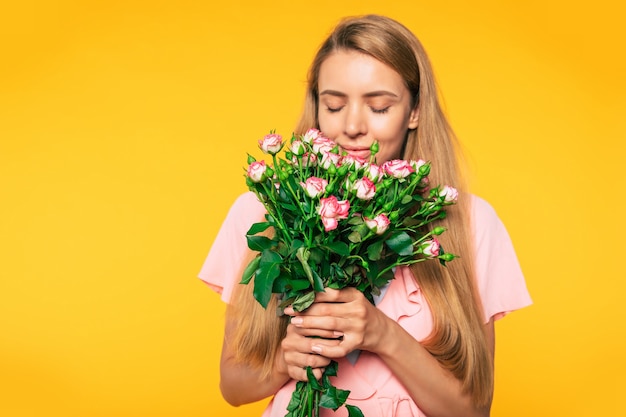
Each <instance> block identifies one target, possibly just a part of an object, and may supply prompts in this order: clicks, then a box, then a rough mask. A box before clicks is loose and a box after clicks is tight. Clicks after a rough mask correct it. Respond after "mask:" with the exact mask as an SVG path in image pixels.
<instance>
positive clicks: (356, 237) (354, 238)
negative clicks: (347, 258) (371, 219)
mask: <svg viewBox="0 0 626 417" xmlns="http://www.w3.org/2000/svg"><path fill="white" fill-rule="evenodd" d="M361 238H362V236H361V234H360V233H359V232H358V231H356V230H355V231H354V232H352V233H350V234H349V235H348V240H349V241H350V242H352V243H360V242H361Z"/></svg>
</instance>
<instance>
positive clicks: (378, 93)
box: [320, 90, 398, 98]
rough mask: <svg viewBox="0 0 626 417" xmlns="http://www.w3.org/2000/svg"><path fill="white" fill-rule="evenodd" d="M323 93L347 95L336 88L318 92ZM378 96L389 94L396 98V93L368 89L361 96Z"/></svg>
mask: <svg viewBox="0 0 626 417" xmlns="http://www.w3.org/2000/svg"><path fill="white" fill-rule="evenodd" d="M324 95H329V96H336V97H346V96H347V94H346V93H342V92H341V91H337V90H324V91H322V92H320V96H324ZM379 96H390V97H395V98H398V95H397V94H395V93H392V92H391V91H387V90H376V91H370V92H369V93H365V94H364V95H363V97H379Z"/></svg>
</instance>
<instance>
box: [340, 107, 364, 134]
mask: <svg viewBox="0 0 626 417" xmlns="http://www.w3.org/2000/svg"><path fill="white" fill-rule="evenodd" d="M344 133H345V135H346V136H348V137H349V138H358V137H360V136H363V135H365V134H366V133H367V123H366V120H365V118H364V117H363V114H362V110H361V109H360V108H359V107H358V106H350V108H349V109H348V111H347V112H346V120H345V126H344Z"/></svg>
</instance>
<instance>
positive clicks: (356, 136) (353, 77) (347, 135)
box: [318, 51, 418, 164]
mask: <svg viewBox="0 0 626 417" xmlns="http://www.w3.org/2000/svg"><path fill="white" fill-rule="evenodd" d="M318 91H319V108H318V118H319V125H320V130H321V131H322V132H323V133H324V135H325V136H327V137H328V138H330V139H332V140H334V141H335V143H337V144H338V145H339V146H341V147H342V148H343V149H344V150H346V151H347V152H348V153H350V154H352V155H356V156H360V157H364V158H366V159H369V156H370V151H369V148H370V146H371V145H372V143H373V142H374V141H378V144H379V151H378V153H377V155H376V162H377V163H379V164H382V163H383V162H386V161H389V160H392V159H397V158H400V152H401V151H402V144H403V142H404V139H405V137H406V134H407V131H408V129H415V128H416V127H417V121H418V111H417V109H413V108H412V107H411V94H410V92H409V90H408V88H407V87H406V86H405V85H404V81H403V80H402V77H401V76H400V74H398V73H397V72H396V71H394V70H393V69H392V68H390V67H388V66H387V65H385V64H383V63H382V62H380V61H378V60H377V59H375V58H372V57H371V56H369V55H365V54H362V53H360V52H356V51H338V52H334V53H333V54H331V55H329V56H328V58H326V60H325V61H324V62H323V63H322V65H321V67H320V73H319V81H318Z"/></svg>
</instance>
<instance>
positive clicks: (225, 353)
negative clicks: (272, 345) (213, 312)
mask: <svg viewBox="0 0 626 417" xmlns="http://www.w3.org/2000/svg"><path fill="white" fill-rule="evenodd" d="M230 334H231V332H230V326H229V325H228V324H227V326H226V330H225V334H224V341H223V342H222V355H221V358H220V390H221V392H222V396H223V397H224V399H225V400H226V401H227V402H228V403H229V404H231V405H233V406H240V405H242V404H248V403H251V402H255V401H259V400H262V399H263V398H266V397H269V396H270V395H273V394H275V393H276V391H278V390H279V389H280V387H282V386H283V385H284V384H285V383H286V382H287V381H288V380H289V375H288V374H287V367H286V364H285V361H284V360H283V359H282V358H283V354H282V351H280V350H279V351H278V352H277V355H278V356H277V358H276V362H275V363H276V366H275V368H274V370H273V371H272V373H271V374H270V375H269V378H267V379H263V378H262V377H261V373H260V370H259V369H256V368H254V367H252V366H250V365H248V364H245V363H241V362H237V361H236V360H235V358H234V352H233V350H232V349H231V347H230V344H229V340H230Z"/></svg>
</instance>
